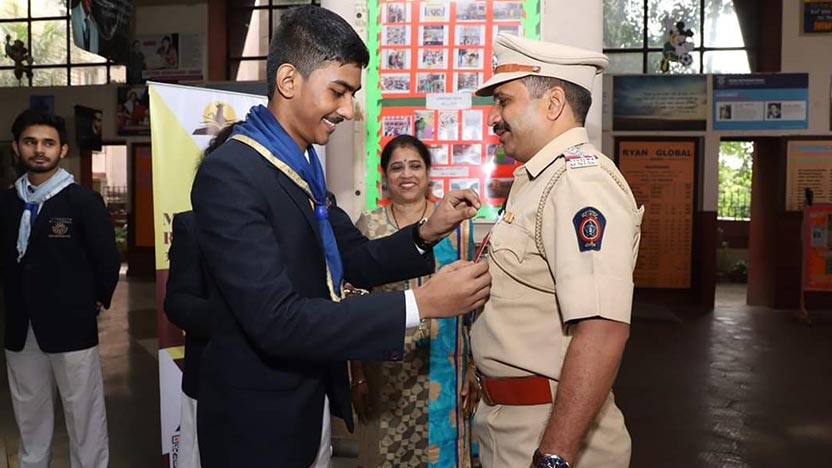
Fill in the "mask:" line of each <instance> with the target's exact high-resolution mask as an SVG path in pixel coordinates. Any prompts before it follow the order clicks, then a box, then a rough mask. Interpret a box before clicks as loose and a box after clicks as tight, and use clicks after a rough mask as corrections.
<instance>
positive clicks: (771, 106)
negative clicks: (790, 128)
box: [766, 101, 783, 120]
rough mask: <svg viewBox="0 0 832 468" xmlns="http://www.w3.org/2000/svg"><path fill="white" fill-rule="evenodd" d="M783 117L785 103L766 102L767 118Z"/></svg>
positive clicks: (776, 118)
mask: <svg viewBox="0 0 832 468" xmlns="http://www.w3.org/2000/svg"><path fill="white" fill-rule="evenodd" d="M782 118H783V103H782V102H779V101H769V102H766V120H778V119H782Z"/></svg>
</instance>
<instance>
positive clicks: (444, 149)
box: [428, 145, 448, 166]
mask: <svg viewBox="0 0 832 468" xmlns="http://www.w3.org/2000/svg"><path fill="white" fill-rule="evenodd" d="M428 151H430V163H431V164H432V165H434V166H446V165H447V164H448V145H428Z"/></svg>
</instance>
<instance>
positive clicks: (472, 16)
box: [456, 1, 487, 21]
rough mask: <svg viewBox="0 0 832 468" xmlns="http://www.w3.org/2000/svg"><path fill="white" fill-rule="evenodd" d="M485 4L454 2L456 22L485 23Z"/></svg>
mask: <svg viewBox="0 0 832 468" xmlns="http://www.w3.org/2000/svg"><path fill="white" fill-rule="evenodd" d="M486 3H487V2H473V1H459V2H456V20H457V21H485V20H486V18H487V15H486V11H485V10H486Z"/></svg>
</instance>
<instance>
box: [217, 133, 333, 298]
mask: <svg viewBox="0 0 832 468" xmlns="http://www.w3.org/2000/svg"><path fill="white" fill-rule="evenodd" d="M231 139H233V140H237V141H239V142H240V143H244V144H246V145H248V146H250V147H251V148H252V149H253V150H254V151H257V153H259V154H260V156H262V157H263V158H264V159H265V160H266V161H268V162H269V163H270V164H271V165H272V166H274V167H276V168H277V170H278V171H280V172H282V173H283V174H284V175H286V177H288V178H289V179H291V180H292V182H294V183H295V185H297V186H298V187H300V188H301V190H303V191H304V192H306V196H307V197H309V204H310V208H311V209H312V210H313V212H314V209H315V208H314V206H315V205H314V199H315V197H313V196H312V189H310V188H309V184H307V183H306V181H305V180H303V178H302V177H301V176H300V175H299V174H298V173H297V172H295V170H294V169H292V168H291V167H289V165H288V164H286V163H285V162H283V161H281V160H280V159H278V158H277V157H276V156H275V155H274V154H272V152H271V151H269V150H268V148H266V147H265V146H263V145H262V144H261V143H260V142H259V141H257V140H255V139H254V138H251V137H249V136H246V135H240V134H237V135H234V136H232V137H231ZM324 257H326V256H324ZM324 263H326V258H324ZM326 287H327V289H329V297H330V299H332V300H333V301H334V302H340V301H341V299H342V298H343V292H344V288H343V285H342V287H341V296H339V295H337V294H335V286H334V282H333V280H332V273H331V272H330V271H329V264H328V263H326Z"/></svg>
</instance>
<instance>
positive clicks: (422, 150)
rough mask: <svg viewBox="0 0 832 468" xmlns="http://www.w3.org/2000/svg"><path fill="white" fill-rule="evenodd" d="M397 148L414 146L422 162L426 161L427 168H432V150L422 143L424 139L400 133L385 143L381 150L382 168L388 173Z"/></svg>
mask: <svg viewBox="0 0 832 468" xmlns="http://www.w3.org/2000/svg"><path fill="white" fill-rule="evenodd" d="M396 148H413V149H415V150H416V152H417V153H419V157H421V158H422V162H423V163H425V169H427V170H428V171H429V170H430V151H429V150H428V147H427V146H425V144H424V143H422V140H420V139H418V138H416V137H415V136H412V135H399V136H397V137H395V138H393V139H392V140H390V141H388V142H387V144H386V145H384V149H383V150H381V170H382V171H384V173H385V174H387V166H388V165H389V164H390V158H391V157H392V156H393V151H394V150H395V149H396Z"/></svg>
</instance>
